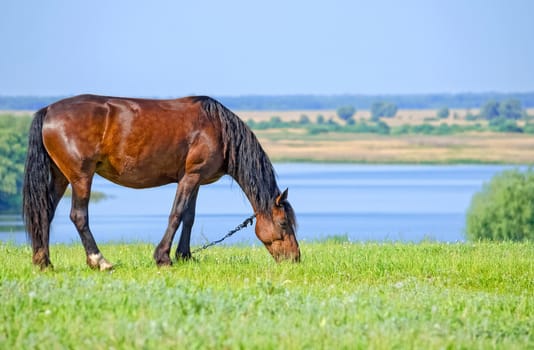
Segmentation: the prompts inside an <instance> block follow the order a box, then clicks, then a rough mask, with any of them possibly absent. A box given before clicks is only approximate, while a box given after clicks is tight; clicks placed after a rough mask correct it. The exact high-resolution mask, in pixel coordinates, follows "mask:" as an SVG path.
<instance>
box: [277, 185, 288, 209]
mask: <svg viewBox="0 0 534 350" xmlns="http://www.w3.org/2000/svg"><path fill="white" fill-rule="evenodd" d="M287 190H288V189H287V188H286V189H285V190H284V192H282V193H281V194H279V195H278V197H276V200H275V204H276V206H277V207H281V206H282V203H284V202H285V201H286V200H287Z"/></svg>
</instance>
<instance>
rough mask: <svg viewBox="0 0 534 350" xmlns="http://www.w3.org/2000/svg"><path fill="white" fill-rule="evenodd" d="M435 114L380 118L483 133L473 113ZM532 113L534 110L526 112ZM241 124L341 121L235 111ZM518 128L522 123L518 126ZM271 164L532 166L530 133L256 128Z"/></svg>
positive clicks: (365, 116) (364, 116) (309, 113)
mask: <svg viewBox="0 0 534 350" xmlns="http://www.w3.org/2000/svg"><path fill="white" fill-rule="evenodd" d="M436 112H437V111H436V110H432V109H427V110H410V109H401V110H399V111H398V113H397V115H396V116H395V117H394V118H382V121H383V122H385V123H386V124H387V125H388V126H389V127H390V128H400V127H401V126H403V125H404V126H412V127H413V126H423V125H432V126H434V127H438V126H440V125H442V124H445V125H448V126H461V127H469V126H471V127H475V126H477V125H478V126H480V127H481V128H483V129H487V121H484V120H470V119H469V118H468V115H472V114H478V113H479V112H480V111H479V110H477V109H451V110H450V116H449V117H448V118H444V119H442V118H437V117H436ZM526 112H527V113H528V114H529V115H534V109H527V111H526ZM237 114H238V115H239V116H240V117H241V118H242V119H243V120H253V121H255V122H265V121H268V120H270V119H271V118H273V117H277V118H280V120H282V121H298V120H299V118H302V117H303V116H306V117H307V118H309V120H310V121H311V122H314V123H315V122H316V121H317V119H318V118H320V117H321V118H323V119H324V120H327V121H328V120H332V121H334V122H336V123H341V124H342V123H343V122H342V121H341V120H340V119H339V117H338V116H337V114H336V111H335V110H315V111H314V110H304V111H237ZM354 119H355V120H357V121H369V120H370V119H371V115H370V112H369V111H368V110H363V111H358V112H357V113H356V114H355V116H354ZM519 125H522V124H521V123H519ZM254 132H255V133H256V135H257V136H258V138H259V139H260V142H261V143H262V145H263V147H264V148H265V150H266V151H267V153H268V154H269V155H270V157H271V159H272V160H274V161H278V162H280V161H320V162H351V163H354V162H356V163H410V164H414V163H425V164H478V163H489V164H532V163H534V152H532V149H534V134H531V133H508V132H492V131H488V130H483V131H470V132H459V133H447V134H443V135H441V134H436V135H429V134H423V133H405V134H399V135H396V134H389V135H381V134H377V133H346V132H332V131H331V132H326V133H318V134H310V133H307V132H306V130H304V129H301V128H278V129H277V128H274V129H265V130H262V129H257V130H254Z"/></svg>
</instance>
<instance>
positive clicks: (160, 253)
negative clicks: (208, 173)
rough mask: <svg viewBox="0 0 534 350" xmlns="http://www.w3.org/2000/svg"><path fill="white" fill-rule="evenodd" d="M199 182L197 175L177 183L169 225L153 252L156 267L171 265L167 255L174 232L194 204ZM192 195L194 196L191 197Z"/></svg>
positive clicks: (187, 176) (186, 177)
mask: <svg viewBox="0 0 534 350" xmlns="http://www.w3.org/2000/svg"><path fill="white" fill-rule="evenodd" d="M198 186H199V180H198V175H186V176H184V178H182V180H181V181H180V182H179V183H178V189H177V191H176V196H175V198H174V203H173V206H172V210H171V214H170V215H169V224H168V225H167V229H166V230H165V234H164V235H163V238H162V239H161V242H160V243H159V244H158V246H157V247H156V250H155V251H154V259H155V260H156V264H157V265H158V266H165V265H172V261H171V258H170V256H169V253H170V251H171V245H172V241H173V239H174V235H175V234H176V230H177V229H178V226H180V223H181V222H182V219H183V216H184V214H185V216H186V217H188V215H187V214H186V212H187V209H188V208H189V205H190V203H193V204H194V203H195V201H196V194H197V193H198ZM193 194H194V196H193Z"/></svg>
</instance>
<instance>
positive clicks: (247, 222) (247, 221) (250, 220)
mask: <svg viewBox="0 0 534 350" xmlns="http://www.w3.org/2000/svg"><path fill="white" fill-rule="evenodd" d="M255 217H256V214H253V215H251V216H249V217H248V218H246V219H245V221H243V222H242V223H241V224H239V225H238V226H237V227H236V228H234V229H233V230H231V231H230V232H228V233H227V234H226V235H225V236H224V237H222V238H220V239H218V240H216V241H212V242H209V243H206V244H204V245H203V246H202V247H200V248H197V249H195V250H193V252H192V253H191V254H196V253H198V252H200V251H202V250H204V249H207V248H209V247H211V246H214V245H216V244H219V243H221V242H222V241H224V240H225V239H227V238H228V237H231V236H232V235H233V234H234V233H236V232H237V231H241V230H242V229H244V228H245V227H247V226H249V225H252V223H253V222H254V218H255Z"/></svg>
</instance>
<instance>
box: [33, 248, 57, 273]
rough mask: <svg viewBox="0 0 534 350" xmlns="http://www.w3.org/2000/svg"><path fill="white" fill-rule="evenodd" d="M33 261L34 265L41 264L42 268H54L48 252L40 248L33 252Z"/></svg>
mask: <svg viewBox="0 0 534 350" xmlns="http://www.w3.org/2000/svg"><path fill="white" fill-rule="evenodd" d="M32 262H33V264H34V265H36V266H39V268H40V269H41V270H46V269H48V268H51V269H52V268H54V266H53V265H52V262H50V258H49V257H48V254H46V253H45V252H44V250H42V249H39V250H38V251H37V252H36V253H35V254H33V258H32Z"/></svg>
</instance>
